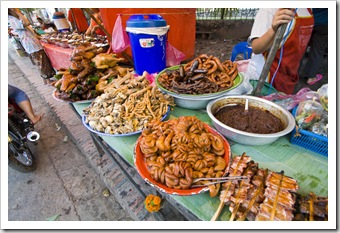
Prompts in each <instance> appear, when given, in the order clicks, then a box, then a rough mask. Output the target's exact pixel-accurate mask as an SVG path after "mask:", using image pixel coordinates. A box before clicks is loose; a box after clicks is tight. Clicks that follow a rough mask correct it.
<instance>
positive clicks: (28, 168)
mask: <svg viewBox="0 0 340 233" xmlns="http://www.w3.org/2000/svg"><path fill="white" fill-rule="evenodd" d="M9 134H10V136H11V139H12V142H10V143H8V165H9V166H10V167H11V168H13V169H14V170H16V171H19V172H22V173H28V172H33V171H34V170H35V169H36V167H37V163H36V159H35V157H34V156H33V154H32V152H31V150H30V148H29V147H28V145H27V142H25V144H24V146H21V147H20V139H19V138H18V137H17V136H16V135H14V134H13V133H11V132H9ZM17 156H25V157H29V158H31V160H32V162H31V164H30V165H25V164H23V163H21V162H20V161H19V160H18V159H16V157H17Z"/></svg>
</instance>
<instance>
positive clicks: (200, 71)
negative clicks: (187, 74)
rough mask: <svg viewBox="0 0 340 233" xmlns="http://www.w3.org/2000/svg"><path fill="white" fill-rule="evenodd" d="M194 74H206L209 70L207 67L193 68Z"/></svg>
mask: <svg viewBox="0 0 340 233" xmlns="http://www.w3.org/2000/svg"><path fill="white" fill-rule="evenodd" d="M193 72H194V74H206V73H207V72H208V70H207V69H195V70H193Z"/></svg>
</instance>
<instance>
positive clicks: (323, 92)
mask: <svg viewBox="0 0 340 233" xmlns="http://www.w3.org/2000/svg"><path fill="white" fill-rule="evenodd" d="M317 92H318V94H319V99H320V103H321V105H322V107H323V108H324V109H325V110H326V111H327V112H328V84H324V85H322V86H321V87H320V88H319V89H318V91H317Z"/></svg>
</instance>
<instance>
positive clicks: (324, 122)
mask: <svg viewBox="0 0 340 233" xmlns="http://www.w3.org/2000/svg"><path fill="white" fill-rule="evenodd" d="M311 131H312V132H313V133H315V134H318V135H321V136H324V137H328V114H327V112H326V111H324V112H323V114H322V115H321V118H320V120H319V121H317V122H316V123H315V124H314V125H313V126H312V128H311Z"/></svg>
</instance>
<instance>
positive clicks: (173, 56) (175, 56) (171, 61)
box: [166, 41, 185, 67]
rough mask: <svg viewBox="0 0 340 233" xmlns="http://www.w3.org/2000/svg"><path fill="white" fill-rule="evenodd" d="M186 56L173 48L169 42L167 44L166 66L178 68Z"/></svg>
mask: <svg viewBox="0 0 340 233" xmlns="http://www.w3.org/2000/svg"><path fill="white" fill-rule="evenodd" d="M184 57H185V54H184V53H182V52H181V51H179V50H178V49H176V48H175V47H174V46H172V45H171V44H170V43H169V42H168V41H167V43H166V66H168V67H169V66H176V65H179V64H180V63H181V61H182V60H183V59H184Z"/></svg>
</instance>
